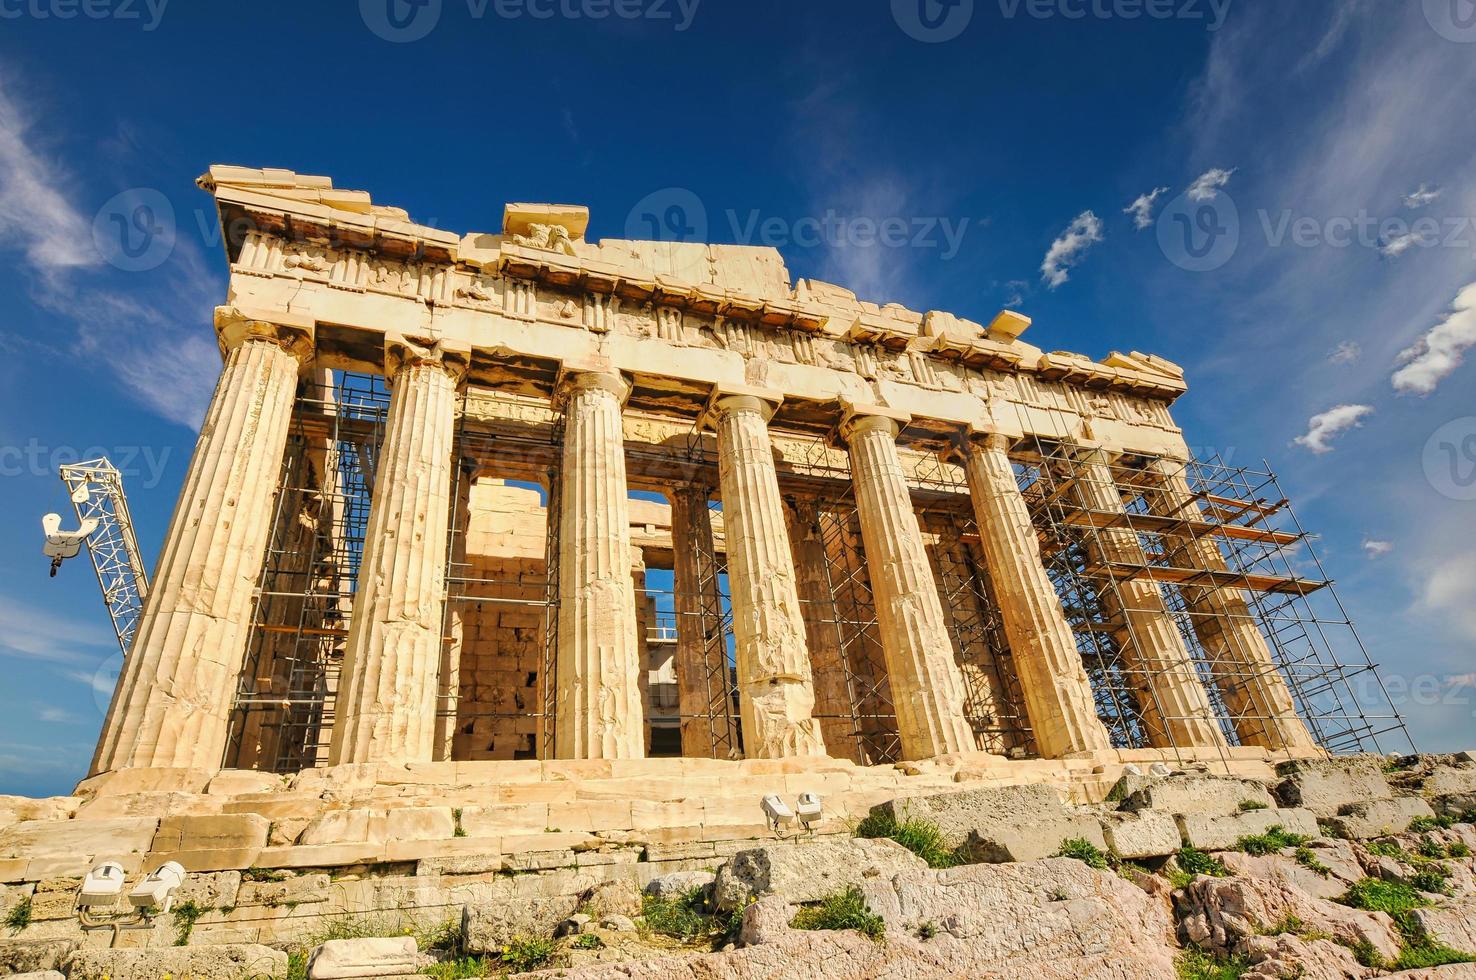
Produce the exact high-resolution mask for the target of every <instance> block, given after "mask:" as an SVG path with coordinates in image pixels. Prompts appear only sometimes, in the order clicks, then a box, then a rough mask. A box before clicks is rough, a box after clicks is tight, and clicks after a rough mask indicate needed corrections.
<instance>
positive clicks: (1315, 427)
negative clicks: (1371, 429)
mask: <svg viewBox="0 0 1476 980" xmlns="http://www.w3.org/2000/svg"><path fill="white" fill-rule="evenodd" d="M1372 414H1373V406H1371V405H1338V406H1335V407H1333V408H1330V409H1328V410H1327V411H1325V412H1322V413H1320V414H1317V415H1314V416H1312V418H1311V419H1309V420H1308V421H1307V434H1306V435H1301V436H1297V437H1296V439H1294V440H1293V442H1295V443H1296V444H1297V445H1298V446H1305V447H1307V448H1308V449H1310V450H1312V451H1313V452H1314V453H1317V454H1318V455H1321V454H1322V453H1330V452H1332V448H1333V447H1332V440H1334V439H1336V438H1337V437H1338V436H1340V435H1342V434H1343V433H1344V432H1346V431H1347V430H1348V429H1356V428H1358V427H1360V426H1362V425H1363V419H1364V417H1365V416H1368V415H1372Z"/></svg>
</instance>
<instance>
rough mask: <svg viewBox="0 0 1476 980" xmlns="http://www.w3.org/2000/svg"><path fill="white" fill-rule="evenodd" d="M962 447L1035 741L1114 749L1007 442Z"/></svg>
mask: <svg viewBox="0 0 1476 980" xmlns="http://www.w3.org/2000/svg"><path fill="white" fill-rule="evenodd" d="M962 450H963V457H964V469H965V472H966V474H967V476H968V482H969V494H970V496H971V497H972V498H973V502H974V512H975V517H976V520H977V523H978V525H979V539H980V543H981V544H982V545H983V549H984V557H985V561H986V562H987V563H988V565H989V576H990V579H991V581H992V582H993V583H994V592H995V597H996V598H997V599H998V600H999V612H1000V618H1001V619H1003V620H1004V626H1005V634H1006V636H1008V637H1009V641H1010V653H1011V655H1012V656H1013V658H1014V663H1015V673H1016V675H1017V676H1018V677H1019V678H1020V688H1021V691H1022V693H1023V695H1024V698H1025V713H1026V715H1028V716H1029V718H1030V727H1031V730H1032V733H1033V734H1034V736H1035V744H1036V747H1037V748H1038V749H1039V751H1040V754H1041V755H1042V756H1044V757H1046V758H1048V759H1054V758H1060V757H1061V756H1064V755H1067V754H1069V753H1072V752H1090V751H1100V750H1104V749H1110V748H1111V747H1112V745H1111V741H1110V739H1109V738H1108V737H1107V729H1106V728H1105V727H1103V725H1102V722H1101V720H1100V719H1098V718H1097V711H1096V705H1095V704H1094V703H1093V701H1092V688H1091V682H1090V681H1089V680H1088V679H1087V675H1086V669H1085V668H1084V667H1083V666H1082V663H1081V654H1080V653H1079V652H1078V650H1077V648H1076V637H1075V635H1074V634H1073V633H1072V632H1071V626H1070V625H1069V624H1068V623H1067V622H1066V614H1065V613H1064V612H1063V611H1062V609H1061V600H1060V597H1059V596H1057V594H1056V589H1055V586H1054V585H1052V584H1051V579H1050V576H1049V575H1048V574H1047V573H1046V569H1045V563H1044V560H1043V559H1042V557H1041V552H1040V539H1039V537H1037V535H1036V532H1035V527H1034V526H1033V525H1032V524H1031V523H1030V512H1029V511H1028V510H1027V509H1026V507H1025V499H1024V497H1023V496H1021V494H1020V486H1019V484H1018V483H1017V482H1016V481H1015V471H1014V469H1013V467H1012V466H1011V465H1010V458H1009V455H1008V452H1007V450H1008V442H1007V441H1006V440H1005V439H1004V437H1002V436H999V435H986V436H981V437H975V438H970V439H967V440H965V441H964V443H963V447H962Z"/></svg>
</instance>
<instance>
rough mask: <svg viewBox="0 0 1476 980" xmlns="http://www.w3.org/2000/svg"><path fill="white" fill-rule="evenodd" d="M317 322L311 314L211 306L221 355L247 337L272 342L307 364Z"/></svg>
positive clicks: (309, 361)
mask: <svg viewBox="0 0 1476 980" xmlns="http://www.w3.org/2000/svg"><path fill="white" fill-rule="evenodd" d="M316 330H317V323H316V321H314V320H313V318H312V317H305V316H301V315H300V314H291V313H266V312H263V311H259V310H251V309H242V308H241V307H236V306H217V307H216V308H215V337H216V341H217V342H218V343H219V344H220V352H221V354H222V355H225V354H229V353H230V352H231V351H233V350H235V349H236V348H237V347H240V346H241V345H242V344H244V343H246V342H248V341H251V340H265V341H269V342H271V343H274V344H276V345H277V346H278V347H281V348H282V349H283V350H284V351H286V352H287V353H289V354H291V355H292V356H293V357H295V358H297V362H298V364H300V365H301V366H303V367H307V366H308V365H310V364H311V363H312V361H313V355H314V354H315V353H316V352H317V343H316Z"/></svg>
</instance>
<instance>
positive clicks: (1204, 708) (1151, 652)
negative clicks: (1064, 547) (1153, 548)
mask: <svg viewBox="0 0 1476 980" xmlns="http://www.w3.org/2000/svg"><path fill="white" fill-rule="evenodd" d="M1076 463H1077V465H1076V480H1075V484H1074V487H1073V492H1074V493H1075V495H1076V499H1077V502H1078V504H1080V505H1081V506H1082V507H1083V508H1085V509H1086V510H1087V511H1090V512H1093V513H1095V514H1096V515H1098V516H1101V517H1103V518H1104V519H1105V520H1112V519H1114V518H1117V517H1121V516H1122V515H1123V514H1124V513H1125V508H1124V507H1123V504H1122V493H1121V491H1119V490H1118V488H1117V482H1116V481H1115V480H1114V479H1113V476H1112V467H1111V465H1109V463H1108V460H1107V454H1106V453H1105V452H1104V451H1102V450H1101V449H1081V450H1078V451H1077V452H1076ZM1089 540H1091V542H1092V545H1093V548H1094V550H1096V551H1097V552H1098V553H1099V554H1098V556H1097V557H1098V558H1099V560H1101V561H1106V562H1113V563H1118V564H1123V565H1128V566H1132V567H1138V566H1142V565H1146V564H1147V558H1145V557H1144V554H1143V546H1142V545H1141V544H1139V543H1138V534H1137V532H1136V531H1134V530H1133V529H1132V528H1130V527H1104V528H1097V529H1096V530H1095V531H1094V532H1093V533H1092V536H1091V538H1090V539H1089ZM1102 600H1103V604H1104V606H1105V607H1106V610H1107V613H1108V615H1110V616H1112V617H1113V618H1115V619H1116V618H1120V619H1121V620H1122V622H1123V625H1124V627H1125V628H1126V631H1127V635H1126V636H1125V637H1124V639H1123V642H1122V644H1121V650H1122V655H1123V659H1124V661H1125V663H1124V666H1125V667H1126V668H1127V673H1128V676H1129V677H1130V678H1131V682H1132V685H1133V691H1134V694H1135V695H1136V697H1135V700H1136V703H1137V705H1138V713H1139V715H1140V717H1141V719H1142V722H1143V729H1144V732H1145V734H1146V735H1147V738H1148V743H1149V744H1150V745H1152V746H1154V747H1155V748H1174V747H1177V748H1181V749H1182V748H1194V747H1200V748H1219V747H1223V746H1224V745H1225V736H1224V734H1223V733H1222V732H1221V731H1220V726H1219V725H1217V724H1216V723H1215V720H1214V712H1213V711H1212V710H1211V709H1210V703H1209V695H1208V694H1207V693H1205V690H1204V684H1203V683H1201V682H1200V679H1199V674H1198V672H1197V671H1196V670H1195V667H1194V662H1193V660H1192V659H1191V658H1190V656H1189V649H1188V647H1186V646H1185V645H1184V638H1183V637H1182V636H1180V635H1179V626H1178V624H1177V623H1176V622H1174V617H1173V615H1172V614H1170V613H1169V610H1168V605H1167V604H1166V603H1165V602H1164V600H1163V592H1162V591H1161V590H1160V588H1159V585H1158V583H1157V582H1154V581H1152V580H1151V579H1126V580H1124V581H1120V582H1117V583H1115V587H1114V586H1109V587H1108V588H1107V589H1106V590H1105V591H1104V593H1103V595H1102Z"/></svg>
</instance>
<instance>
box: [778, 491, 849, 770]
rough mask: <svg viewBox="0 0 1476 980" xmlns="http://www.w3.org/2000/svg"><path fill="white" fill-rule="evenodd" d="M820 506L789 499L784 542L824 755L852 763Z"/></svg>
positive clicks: (812, 501)
mask: <svg viewBox="0 0 1476 980" xmlns="http://www.w3.org/2000/svg"><path fill="white" fill-rule="evenodd" d="M819 510H820V505H819V502H818V501H817V500H815V499H814V498H813V497H801V498H796V499H793V500H791V501H790V506H789V512H790V516H791V520H790V523H789V541H790V544H791V546H792V548H793V551H794V568H795V573H796V575H797V583H798V586H799V596H800V601H801V602H802V603H803V604H804V607H803V611H807V612H808V615H804V616H803V617H802V618H803V619H804V621H805V639H806V645H807V646H808V647H809V648H810V675H811V676H812V677H813V678H814V683H815V712H814V715H815V718H816V720H817V721H819V722H820V734H821V736H822V737H823V738H824V739H825V748H826V751H827V752H828V753H829V754H830V755H831V756H833V757H835V758H838V759H853V760H854V759H856V757H857V750H856V744H857V742H856V724H855V720H854V718H853V717H852V715H851V695H850V691H849V690H848V689H847V686H846V666H845V663H844V662H843V660H842V657H843V653H842V650H841V641H840V632H839V630H838V629H837V625H836V623H835V622H834V620H835V618H836V610H835V599H834V598H833V597H832V596H831V594H830V581H829V579H828V577H827V576H826V574H825V566H826V564H827V563H828V562H829V560H830V559H829V556H828V555H827V554H826V550H825V540H824V537H823V535H822V534H821V531H820V514H819Z"/></svg>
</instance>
